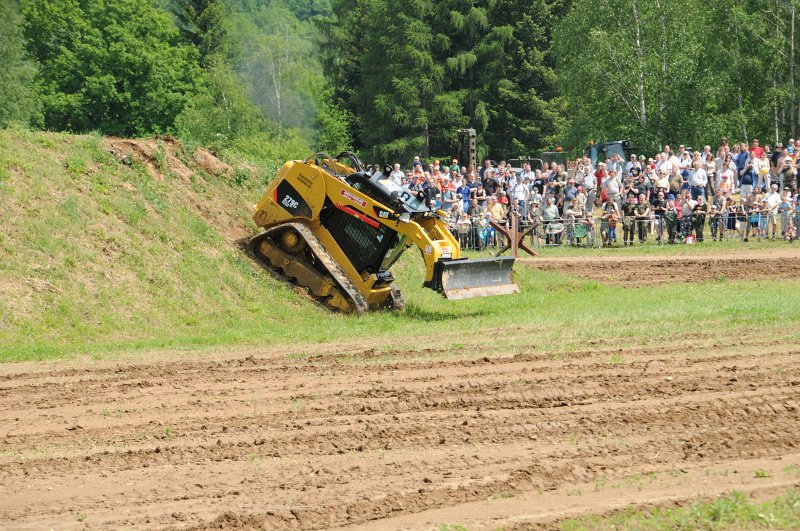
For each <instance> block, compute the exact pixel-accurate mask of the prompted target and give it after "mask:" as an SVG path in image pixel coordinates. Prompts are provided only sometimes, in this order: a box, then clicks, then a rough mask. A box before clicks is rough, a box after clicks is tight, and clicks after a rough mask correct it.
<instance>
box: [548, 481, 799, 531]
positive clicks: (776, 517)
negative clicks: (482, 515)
mask: <svg viewBox="0 0 800 531" xmlns="http://www.w3.org/2000/svg"><path fill="white" fill-rule="evenodd" d="M798 528H800V492H799V491H796V490H790V491H788V492H786V493H785V494H784V495H783V496H780V497H778V498H777V499H775V500H772V501H767V502H764V503H754V502H751V501H750V500H748V498H747V496H745V495H744V494H742V493H739V492H735V493H733V494H731V495H730V496H727V497H724V498H719V499H717V500H714V501H713V502H709V503H694V504H691V505H689V506H687V507H680V508H676V509H652V510H647V511H637V510H634V509H630V510H626V511H622V512H619V513H616V514H614V515H611V516H608V517H602V516H591V517H586V518H579V519H572V520H566V521H564V522H562V523H561V529H562V530H564V531H577V530H584V529H614V530H627V529H630V530H638V529H654V530H662V529H663V530H682V529H686V530H690V529H691V530H694V529H705V530H716V529H798Z"/></svg>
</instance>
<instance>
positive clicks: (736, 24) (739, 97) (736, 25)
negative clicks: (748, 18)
mask: <svg viewBox="0 0 800 531" xmlns="http://www.w3.org/2000/svg"><path fill="white" fill-rule="evenodd" d="M733 27H734V30H735V34H736V46H734V50H733V54H734V60H733V66H734V71H735V72H738V71H739V67H740V66H741V56H740V44H739V20H738V19H737V18H736V10H733ZM736 102H737V104H738V105H739V125H740V126H741V128H742V137H744V142H745V143H746V144H747V145H750V141H749V140H748V139H747V121H746V120H745V117H744V108H743V102H742V85H741V84H740V83H737V84H736Z"/></svg>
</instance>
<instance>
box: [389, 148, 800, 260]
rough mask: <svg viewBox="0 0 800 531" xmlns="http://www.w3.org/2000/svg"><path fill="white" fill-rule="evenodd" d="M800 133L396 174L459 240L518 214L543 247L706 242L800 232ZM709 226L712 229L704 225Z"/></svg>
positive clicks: (481, 236)
mask: <svg viewBox="0 0 800 531" xmlns="http://www.w3.org/2000/svg"><path fill="white" fill-rule="evenodd" d="M798 155H800V140H796V141H795V140H794V139H790V140H789V141H788V142H787V144H786V145H785V146H784V145H783V144H782V143H778V144H777V145H776V149H775V150H771V149H770V146H769V145H765V146H763V147H762V146H761V145H760V143H759V141H758V140H757V139H754V140H753V141H752V142H751V144H750V145H747V144H746V143H739V144H733V145H731V144H729V143H728V140H727V139H725V138H723V139H722V140H721V142H720V144H719V146H718V147H717V148H716V150H712V148H711V146H708V145H707V146H705V147H703V149H702V150H691V149H687V148H686V147H685V146H683V145H681V146H678V148H677V151H673V150H672V149H670V147H669V146H664V148H663V149H662V150H661V151H660V152H659V153H656V154H655V155H654V156H652V157H649V158H648V157H645V156H644V155H638V156H637V155H630V159H629V160H627V161H626V160H623V158H622V157H620V156H619V155H614V156H613V157H611V158H609V159H607V160H605V161H598V162H597V164H596V166H594V165H593V164H592V161H591V160H590V159H589V158H588V157H585V156H584V157H582V158H579V159H576V160H574V161H570V162H569V164H568V165H567V166H564V165H561V164H555V163H552V164H548V163H547V162H545V163H544V165H543V167H542V168H536V169H532V168H531V165H530V164H529V163H524V164H523V165H522V167H521V168H512V167H511V166H509V165H508V164H506V162H505V161H500V162H498V163H497V164H494V163H493V162H492V161H490V160H486V161H484V163H483V164H482V165H480V167H479V168H473V167H465V166H461V165H459V163H458V160H456V159H453V160H452V161H450V163H449V164H447V163H445V164H442V163H440V161H438V160H437V161H435V162H433V163H431V164H428V165H427V166H426V165H425V164H423V163H421V162H420V159H419V157H415V159H414V161H413V162H412V164H411V167H410V168H409V169H407V170H405V171H404V170H402V169H401V165H400V164H395V165H394V168H393V170H392V171H391V172H390V175H389V178H390V179H391V180H392V181H394V182H395V183H396V184H397V185H399V186H401V187H403V188H404V189H408V190H412V191H423V192H425V196H426V198H427V200H428V201H429V202H430V205H431V206H432V207H433V208H435V209H437V210H441V211H444V212H446V213H447V214H448V216H449V221H450V226H451V228H452V230H453V233H454V234H456V235H458V236H459V238H460V241H461V243H462V246H472V247H480V248H482V247H485V246H488V245H492V244H493V243H496V235H495V231H494V229H492V225H491V223H490V221H494V223H495V224H499V225H507V224H508V223H509V218H510V216H511V215H512V214H516V215H517V216H518V220H519V224H520V226H523V227H525V226H531V225H533V226H534V227H535V229H536V230H535V231H533V232H532V234H533V235H534V236H535V237H537V238H541V240H542V241H543V243H544V244H560V243H563V242H565V241H566V242H568V243H581V242H582V241H584V242H587V241H588V242H590V243H592V241H593V236H594V235H597V236H598V237H600V238H602V240H601V241H598V243H602V244H603V245H614V244H616V243H617V240H618V236H619V234H618V232H619V231H618V228H621V229H622V231H621V232H622V234H621V235H622V244H623V245H633V244H634V240H636V241H638V242H639V243H644V242H645V241H647V239H648V237H653V238H655V239H656V240H658V241H659V242H660V243H677V242H701V241H708V238H707V234H708V233H710V236H711V239H712V240H714V241H716V240H722V239H723V238H724V237H738V238H741V239H742V240H744V241H749V240H750V239H751V238H757V239H761V238H768V237H769V238H772V239H775V238H782V239H785V240H787V241H793V240H794V239H796V238H797V237H798V236H800V207H798V203H800V196H798V189H800V183H799V182H798V179H799V177H798V165H799V161H798ZM706 228H707V229H708V231H706Z"/></svg>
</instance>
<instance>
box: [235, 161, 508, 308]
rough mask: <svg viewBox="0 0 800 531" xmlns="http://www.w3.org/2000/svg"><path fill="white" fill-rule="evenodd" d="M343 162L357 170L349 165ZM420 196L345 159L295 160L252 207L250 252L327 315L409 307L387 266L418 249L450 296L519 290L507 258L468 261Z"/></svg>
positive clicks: (432, 282)
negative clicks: (256, 232)
mask: <svg viewBox="0 0 800 531" xmlns="http://www.w3.org/2000/svg"><path fill="white" fill-rule="evenodd" d="M345 161H347V162H348V163H350V164H352V166H350V165H347V164H345ZM426 199H427V198H426V196H425V194H424V192H412V191H408V190H404V189H402V188H401V187H399V186H397V185H396V184H395V183H394V182H392V181H391V180H390V179H389V176H388V174H383V173H381V172H380V171H369V170H368V169H365V168H364V167H363V165H362V164H361V162H360V161H359V160H358V158H357V157H356V156H355V155H353V154H352V153H349V152H344V153H341V154H340V155H339V156H338V157H336V158H334V157H331V156H329V155H327V154H324V153H318V154H316V155H314V156H312V157H309V158H308V159H306V160H295V161H289V162H287V163H286V164H284V165H283V167H282V168H281V170H280V172H279V173H278V175H277V177H276V178H275V179H274V180H273V181H272V182H271V183H270V184H269V186H268V187H267V190H266V192H265V193H264V195H263V197H262V198H261V200H260V201H259V202H258V204H257V205H256V206H255V209H254V213H253V219H254V220H255V222H256V224H257V225H258V226H259V227H263V228H264V232H262V233H261V234H259V235H257V236H254V237H253V238H252V239H251V240H250V242H249V250H250V252H251V254H252V255H253V256H254V257H255V258H256V259H257V260H258V261H259V262H261V263H262V264H263V265H264V266H265V267H266V268H268V269H270V270H272V271H274V272H275V273H277V274H278V275H279V276H281V277H282V278H284V279H285V280H287V281H289V282H291V283H293V284H296V285H298V286H301V287H303V288H305V289H306V290H307V291H308V293H309V295H311V296H312V297H313V298H314V299H315V300H317V301H318V302H319V303H321V304H322V305H323V306H325V307H326V308H328V309H330V310H333V311H338V312H343V313H354V314H363V313H365V312H367V311H371V310H379V309H393V310H400V309H402V308H403V297H402V294H401V293H400V290H399V289H398V288H397V286H396V285H395V282H394V277H393V276H392V274H391V273H390V272H389V268H390V267H391V266H392V264H393V263H395V261H397V259H398V258H399V257H400V255H402V254H403V252H404V251H405V250H406V249H408V248H409V247H411V246H412V245H414V246H416V247H418V248H419V249H420V251H422V256H423V258H424V260H425V283H424V285H425V286H426V287H428V288H431V289H433V290H435V291H438V292H441V293H443V294H444V295H445V296H446V297H447V298H449V299H466V298H473V297H483V296H487V295H501V294H509V293H516V292H518V291H519V288H518V287H517V285H516V284H514V282H513V280H512V266H513V264H514V259H513V258H510V257H502V258H487V259H476V260H468V259H466V258H461V256H460V253H461V251H460V248H459V246H458V243H457V242H456V240H455V238H454V237H453V235H452V234H451V233H450V231H449V230H448V227H447V224H446V222H445V221H444V219H443V216H444V213H443V212H434V211H431V209H430V208H428V206H427V204H428V202H427V201H426Z"/></svg>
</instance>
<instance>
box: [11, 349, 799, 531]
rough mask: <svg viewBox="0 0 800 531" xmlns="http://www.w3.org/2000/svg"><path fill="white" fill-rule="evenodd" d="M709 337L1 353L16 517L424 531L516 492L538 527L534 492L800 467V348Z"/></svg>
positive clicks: (26, 522)
mask: <svg viewBox="0 0 800 531" xmlns="http://www.w3.org/2000/svg"><path fill="white" fill-rule="evenodd" d="M692 337H693V338H694V340H695V341H697V343H695V346H686V345H685V344H681V343H680V342H678V343H676V341H675V340H674V339H670V341H669V342H666V341H665V342H663V343H658V342H654V343H652V344H648V345H646V346H642V347H622V348H619V347H614V346H613V343H609V342H605V341H603V338H600V339H599V340H598V341H596V342H595V343H596V344H595V345H592V346H591V347H590V348H587V349H584V350H579V351H576V352H571V353H566V352H565V353H558V352H542V351H540V350H539V349H538V348H536V345H533V344H529V345H520V346H519V348H518V349H516V351H515V352H509V353H504V354H495V353H491V354H488V355H487V354H485V353H481V354H478V353H476V352H472V351H467V350H465V349H458V348H456V349H452V348H451V349H448V348H442V349H427V350H424V351H380V350H376V349H374V348H366V349H360V350H359V349H355V350H352V351H346V350H347V349H345V351H343V350H341V349H336V348H331V350H332V351H333V352H334V353H332V354H324V353H322V352H319V353H315V354H313V355H311V356H285V355H276V354H274V353H270V352H263V353H259V352H257V351H256V352H251V353H247V354H242V355H241V356H219V357H215V356H213V355H212V356H211V357H210V358H208V357H207V358H189V359H174V360H169V361H159V360H158V359H157V358H148V359H147V360H145V361H137V362H125V361H120V362H109V363H104V364H95V365H91V366H86V367H81V366H78V365H76V364H74V363H73V364H70V363H67V362H64V363H50V364H48V366H47V367H46V368H44V369H43V368H41V367H37V366H33V365H31V366H27V365H20V366H2V367H0V426H2V428H0V526H2V527H8V528H15V527H27V526H34V527H37V526H63V525H65V523H70V524H72V525H75V526H79V525H93V526H97V527H130V526H132V527H144V528H153V527H174V528H186V527H189V528H194V529H212V528H220V527H227V528H237V527H238V528H250V527H264V528H270V527H279V528H298V529H319V528H327V527H334V526H350V525H368V526H370V527H381V526H383V525H385V526H387V527H392V526H395V525H400V526H406V527H408V528H411V529H419V528H425V527H437V525H438V523H443V522H436V521H428V520H426V518H429V516H427V515H429V514H436V515H437V516H436V517H437V518H445V517H446V515H448V508H450V509H452V510H451V512H450V513H449V514H450V515H451V516H452V518H451V520H450V521H458V515H459V514H461V513H460V512H459V511H461V510H462V509H463V508H464V507H465V504H467V505H469V504H473V505H474V504H476V503H479V502H487V500H495V501H497V502H498V503H501V502H502V503H503V504H504V507H505V506H511V507H513V506H514V500H515V499H519V500H520V507H519V511H518V514H515V513H514V511H513V510H510V513H509V516H508V517H507V519H506V520H504V522H506V523H508V524H513V523H514V522H518V521H520V518H522V521H529V522H537V525H538V524H540V523H542V522H543V521H544V523H545V524H546V523H547V520H546V519H545V520H542V519H541V518H538V519H537V517H535V515H534V516H531V515H530V514H529V512H530V506H529V505H527V503H528V502H527V501H526V502H524V503H523V501H524V500H528V501H530V499H533V498H535V497H537V496H550V495H552V494H553V493H554V492H562V491H569V490H570V489H573V490H575V489H577V488H578V487H576V486H577V485H587V484H593V483H595V484H596V483H597V482H612V483H613V482H615V481H616V482H622V483H623V486H622V487H620V488H619V489H616V490H615V491H614V493H613V498H614V499H615V500H618V499H625V497H626V496H629V497H630V498H631V499H634V498H635V497H636V496H635V492H638V491H637V490H635V489H638V488H639V486H638V485H637V486H629V487H626V486H625V485H624V482H625V481H629V478H631V477H637V476H640V475H642V474H648V475H655V476H659V477H660V476H664V478H665V479H664V480H663V481H656V482H654V483H653V485H655V486H657V487H658V488H659V489H662V490H664V489H666V491H667V492H670V493H672V494H670V495H674V493H675V491H676V489H679V488H680V487H679V486H676V487H674V488H673V490H670V489H669V488H667V487H666V486H665V485H666V484H667V483H668V482H669V481H671V480H672V479H671V478H673V477H674V476H671V475H670V474H674V473H678V474H684V472H680V470H682V469H683V470H688V471H689V472H686V473H687V474H689V473H695V472H696V471H698V470H704V469H712V468H713V469H724V468H725V467H726V463H733V462H740V461H743V460H744V461H746V462H747V463H752V464H753V466H756V464H757V465H758V466H766V465H764V464H763V463H765V462H766V463H770V462H772V461H774V462H776V463H781V465H782V466H783V467H784V468H786V467H788V466H790V465H798V470H800V462H798V455H800V422H799V421H800V376H798V374H800V358H799V357H798V353H800V342H798V341H797V340H795V339H787V338H775V339H768V338H758V337H746V338H743V339H741V340H739V341H737V342H735V343H734V342H721V341H719V340H718V339H717V338H716V337H715V336H714V335H713V334H708V335H706V336H700V337H699V339H698V336H696V335H693V336H692ZM676 344H681V347H680V348H676ZM337 351H338V352H337ZM737 466H742V465H737ZM676 470H677V471H678V472H676ZM779 472H780V470H778V471H776V474H777V473H779ZM784 479H785V478H784ZM787 481H788V480H787ZM648 485H649V484H648ZM653 488H655V487H653ZM659 492H660V491H659ZM664 496H665V498H664V499H667V498H668V496H667V495H664ZM532 497H533V498H532ZM572 498H574V496H572V497H570V496H566V497H565V500H566V501H565V502H564V503H565V504H567V502H570V503H572V502H574V499H572ZM522 505H524V506H525V507H524V509H525V511H527V512H525V511H523V512H520V511H522V510H523V507H522ZM565 506H566V505H565ZM470 507H472V505H470ZM593 507H594V508H595V509H599V510H601V511H602V510H605V509H607V507H604V506H603V505H602V504H601V505H599V506H598V505H593ZM491 511H492V506H491V504H489V503H488V502H487V505H486V514H484V516H485V518H484V519H481V517H480V516H475V517H474V518H473V520H472V521H471V522H472V525H474V526H476V527H478V528H480V527H481V526H483V525H486V526H489V525H490V524H491V525H496V524H498V521H497V520H496V519H493V518H492V517H491ZM523 513H524V518H523V517H522V516H520V515H522V514H523ZM470 514H471V513H470ZM559 514H561V513H559ZM78 522H82V524H78ZM501 525H502V522H501Z"/></svg>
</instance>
